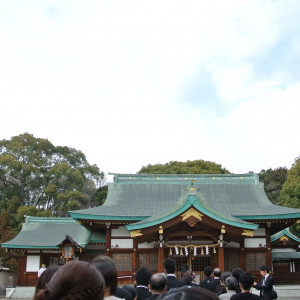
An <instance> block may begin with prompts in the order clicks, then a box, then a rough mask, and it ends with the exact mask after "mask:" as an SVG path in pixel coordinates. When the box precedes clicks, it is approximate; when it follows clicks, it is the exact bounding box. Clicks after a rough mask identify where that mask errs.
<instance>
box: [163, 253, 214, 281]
mask: <svg viewBox="0 0 300 300" xmlns="http://www.w3.org/2000/svg"><path fill="white" fill-rule="evenodd" d="M168 257H170V258H172V259H174V260H175V262H176V270H177V271H176V275H177V277H178V278H181V276H182V274H183V273H184V272H185V271H188V270H189V271H193V272H194V273H195V274H196V275H197V277H198V280H203V279H204V278H205V277H206V275H205V274H204V272H203V270H204V268H205V267H207V266H210V265H211V258H210V255H205V256H194V255H193V253H192V255H191V254H189V255H187V256H186V255H176V254H175V255H168Z"/></svg>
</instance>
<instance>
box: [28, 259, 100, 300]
mask: <svg viewBox="0 0 300 300" xmlns="http://www.w3.org/2000/svg"><path fill="white" fill-rule="evenodd" d="M104 294H105V282H104V279H103V277H102V275H101V274H100V273H99V272H98V271H97V270H96V268H95V267H94V266H92V265H91V264H89V263H88V262H85V261H72V262H69V263H67V264H65V265H63V266H62V267H60V268H59V269H58V270H57V271H56V272H55V274H54V275H53V276H52V278H51V280H50V282H49V284H48V285H47V288H45V289H41V290H39V291H38V292H37V293H36V294H35V295H34V297H33V299H34V300H65V299H68V300H80V299H84V300H103V298H104Z"/></svg>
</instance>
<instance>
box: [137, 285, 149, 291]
mask: <svg viewBox="0 0 300 300" xmlns="http://www.w3.org/2000/svg"><path fill="white" fill-rule="evenodd" d="M136 287H137V288H140V287H141V288H144V289H147V290H148V288H147V287H146V286H145V285H137V286H136Z"/></svg>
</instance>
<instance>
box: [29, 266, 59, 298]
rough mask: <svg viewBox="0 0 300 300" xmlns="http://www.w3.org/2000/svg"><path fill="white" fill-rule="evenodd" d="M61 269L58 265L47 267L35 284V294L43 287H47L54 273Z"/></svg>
mask: <svg viewBox="0 0 300 300" xmlns="http://www.w3.org/2000/svg"><path fill="white" fill-rule="evenodd" d="M58 269H59V266H58V265H52V266H49V267H48V268H46V270H45V271H44V272H43V273H42V274H41V276H40V277H39V278H38V280H37V282H36V285H35V294H36V293H37V292H38V291H39V290H42V289H45V288H47V284H48V283H49V281H50V280H51V278H52V276H53V275H54V273H55V272H56V271H57V270H58Z"/></svg>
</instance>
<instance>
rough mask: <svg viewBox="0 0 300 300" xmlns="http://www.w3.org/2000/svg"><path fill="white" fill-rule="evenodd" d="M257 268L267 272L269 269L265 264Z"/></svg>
mask: <svg viewBox="0 0 300 300" xmlns="http://www.w3.org/2000/svg"><path fill="white" fill-rule="evenodd" d="M259 270H260V271H264V272H267V273H269V269H268V268H267V267H266V266H265V265H263V266H261V267H260V268H259Z"/></svg>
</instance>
